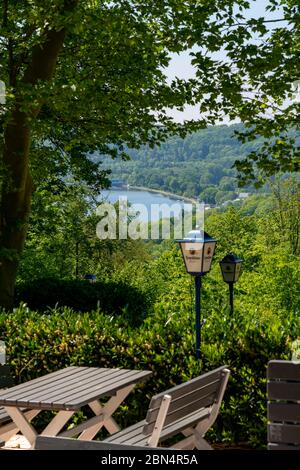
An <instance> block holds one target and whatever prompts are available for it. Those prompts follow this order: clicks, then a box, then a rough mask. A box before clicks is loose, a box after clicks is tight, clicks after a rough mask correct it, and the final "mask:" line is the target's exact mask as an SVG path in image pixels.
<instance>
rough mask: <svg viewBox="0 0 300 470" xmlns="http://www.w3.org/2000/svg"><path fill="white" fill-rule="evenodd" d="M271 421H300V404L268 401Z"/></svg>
mask: <svg viewBox="0 0 300 470" xmlns="http://www.w3.org/2000/svg"><path fill="white" fill-rule="evenodd" d="M268 419H269V421H299V422H300V404H296V403H268Z"/></svg>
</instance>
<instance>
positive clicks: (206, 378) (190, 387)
mask: <svg viewBox="0 0 300 470" xmlns="http://www.w3.org/2000/svg"><path fill="white" fill-rule="evenodd" d="M226 367H227V366H222V367H219V368H218V369H215V370H213V371H211V372H207V373H206V374H203V375H201V376H200V377H196V378H195V379H192V380H189V381H188V382H185V383H183V384H180V385H176V386H175V387H172V388H170V389H169V390H166V391H164V392H161V393H159V394H157V395H155V396H154V397H153V398H152V400H151V408H155V407H156V401H157V402H158V403H160V400H161V398H162V397H163V396H164V395H171V397H172V399H175V398H178V397H181V396H182V389H183V390H184V394H187V393H189V392H192V391H194V390H195V389H198V388H200V387H204V386H205V385H208V384H211V383H214V382H215V381H216V380H220V378H221V374H222V371H223V370H224V369H226ZM158 406H159V405H158Z"/></svg>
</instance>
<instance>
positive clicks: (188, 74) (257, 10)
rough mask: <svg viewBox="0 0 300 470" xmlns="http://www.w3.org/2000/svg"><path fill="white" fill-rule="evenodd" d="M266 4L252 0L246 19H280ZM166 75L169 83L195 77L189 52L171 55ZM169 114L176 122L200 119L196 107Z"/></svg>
mask: <svg viewBox="0 0 300 470" xmlns="http://www.w3.org/2000/svg"><path fill="white" fill-rule="evenodd" d="M268 3H269V2H268V0H252V1H251V4H252V5H251V9H250V10H248V12H247V14H246V15H245V16H246V17H247V18H251V17H253V18H259V17H261V16H267V18H268V19H274V18H280V16H281V11H280V10H278V11H276V12H272V13H270V12H267V13H266V11H265V7H266V6H267V5H268ZM271 27H272V23H270V28H271ZM222 57H224V55H223V54H222V52H220V58H222ZM166 73H167V76H168V78H169V80H170V81H171V80H172V79H173V78H175V77H178V78H182V79H188V78H192V77H193V76H194V75H195V69H194V67H193V66H192V65H191V57H190V56H189V52H188V51H186V52H183V53H181V54H173V55H172V60H171V63H170V65H169V67H168V69H167V71H166ZM169 114H170V115H171V116H173V117H174V119H175V120H176V121H178V122H183V121H184V120H185V119H198V118H199V117H200V113H199V111H198V108H197V107H196V106H186V107H185V111H184V112H180V111H176V110H170V111H169Z"/></svg>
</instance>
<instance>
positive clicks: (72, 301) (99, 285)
mask: <svg viewBox="0 0 300 470" xmlns="http://www.w3.org/2000/svg"><path fill="white" fill-rule="evenodd" d="M20 302H25V303H26V304H27V305H28V306H29V308H31V309H33V310H38V311H42V312H45V311H46V310H47V309H49V308H54V307H55V306H58V307H64V306H66V307H70V308H72V309H74V310H76V311H79V312H88V311H91V310H96V309H97V308H100V309H101V311H102V312H104V313H106V314H120V313H125V314H126V313H128V315H127V319H129V320H131V321H133V322H135V323H138V322H139V321H141V320H142V319H143V317H144V316H145V314H146V312H147V309H148V308H149V305H151V299H149V296H147V293H146V292H143V291H142V290H141V289H138V287H136V286H132V285H129V284H127V283H124V282H123V283H122V281H118V282H113V281H109V280H106V281H101V282H96V283H89V282H88V281H78V280H59V279H34V280H32V281H31V282H26V283H20V284H19V285H18V286H17V292H16V303H17V304H19V303H20Z"/></svg>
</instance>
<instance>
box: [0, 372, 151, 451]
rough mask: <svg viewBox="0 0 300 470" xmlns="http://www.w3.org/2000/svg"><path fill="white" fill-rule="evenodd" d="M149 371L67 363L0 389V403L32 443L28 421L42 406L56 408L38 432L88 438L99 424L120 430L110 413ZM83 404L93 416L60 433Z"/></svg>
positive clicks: (110, 431) (109, 428) (34, 437)
mask: <svg viewBox="0 0 300 470" xmlns="http://www.w3.org/2000/svg"><path fill="white" fill-rule="evenodd" d="M151 374H152V372H150V371H141V370H128V369H108V368H97V367H76V366H72V367H67V368H66V369H61V370H59V371H57V372H52V373H50V374H47V375H44V376H42V377H39V378H37V379H33V380H30V381H28V382H26V383H23V384H20V385H16V386H14V387H11V388H9V389H6V390H2V391H0V406H3V407H4V409H5V411H6V412H7V413H8V415H9V416H10V417H11V419H12V420H13V422H14V424H15V426H16V428H17V430H19V431H20V432H21V433H22V434H23V435H24V436H25V437H26V438H27V440H28V441H29V442H30V444H31V446H34V443H35V440H36V436H37V435H38V433H37V431H36V430H35V428H34V427H33V425H32V424H31V422H30V421H31V419H32V418H33V417H34V416H36V415H37V414H38V413H40V412H41V411H42V410H53V411H57V414H56V415H55V416H54V418H53V419H52V421H51V422H50V423H49V424H48V425H47V426H46V428H45V429H44V430H43V431H42V433H41V435H44V436H57V435H60V436H65V437H71V436H78V439H81V440H90V439H93V438H94V437H95V435H96V434H97V433H98V432H99V430H100V429H101V428H102V427H103V426H104V427H105V428H106V429H107V430H108V432H109V433H110V434H113V433H115V432H117V431H119V430H120V428H119V426H118V424H117V423H116V421H115V420H114V418H113V417H112V414H113V413H114V412H115V410H116V409H117V408H118V406H119V405H120V404H121V403H122V402H123V400H124V399H125V398H126V397H127V395H128V394H129V393H130V392H131V391H132V389H133V388H134V386H135V385H136V384H137V383H139V382H143V381H144V380H146V379H147V378H149V376H150V375H151ZM104 397H106V398H107V397H111V398H109V400H108V401H107V402H106V403H105V404H104V405H102V404H101V403H100V401H99V400H100V399H101V398H104ZM85 405H88V406H89V407H90V408H91V410H92V411H93V412H94V414H95V416H94V417H93V418H90V419H88V420H86V421H85V422H84V423H81V424H79V425H78V426H75V427H73V428H72V429H70V430H67V431H64V432H62V433H60V431H61V430H62V428H63V427H64V426H65V424H66V423H67V422H68V421H69V419H70V418H71V416H72V415H73V414H74V413H75V412H76V411H78V410H80V409H81V408H82V407H83V406H85ZM28 410H30V411H28ZM1 429H2V427H0V439H1V435H2V433H1ZM17 430H16V432H17ZM2 439H3V437H2Z"/></svg>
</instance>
